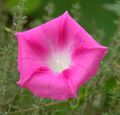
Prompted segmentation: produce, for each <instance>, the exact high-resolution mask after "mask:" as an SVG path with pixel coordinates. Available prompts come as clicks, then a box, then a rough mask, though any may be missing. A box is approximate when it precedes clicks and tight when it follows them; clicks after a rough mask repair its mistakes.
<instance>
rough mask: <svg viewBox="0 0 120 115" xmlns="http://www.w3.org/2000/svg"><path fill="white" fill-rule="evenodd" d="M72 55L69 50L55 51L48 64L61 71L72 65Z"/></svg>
mask: <svg viewBox="0 0 120 115" xmlns="http://www.w3.org/2000/svg"><path fill="white" fill-rule="evenodd" d="M70 62H71V60H70V56H69V53H68V52H64V53H63V52H62V53H54V54H53V55H52V56H51V57H50V59H49V60H48V64H49V66H50V67H51V69H53V70H54V71H56V72H61V71H63V70H64V69H66V68H68V67H69V65H70Z"/></svg>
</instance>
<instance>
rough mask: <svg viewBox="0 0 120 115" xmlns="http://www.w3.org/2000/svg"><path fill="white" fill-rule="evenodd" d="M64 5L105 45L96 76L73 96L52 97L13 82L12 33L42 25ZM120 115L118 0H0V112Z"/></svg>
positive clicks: (1, 114)
mask: <svg viewBox="0 0 120 115" xmlns="http://www.w3.org/2000/svg"><path fill="white" fill-rule="evenodd" d="M65 10H68V11H69V12H70V14H71V15H72V17H74V18H75V19H76V21H78V22H79V23H80V24H81V25H82V26H83V27H84V28H85V29H86V30H87V31H88V32H89V33H90V34H91V35H93V36H94V38H95V39H96V40H97V41H99V42H100V43H101V44H103V45H106V46H108V47H109V52H108V54H107V56H106V57H105V58H104V60H103V62H102V63H101V66H100V70H99V72H98V74H97V75H96V77H94V78H93V79H91V80H90V81H89V82H87V83H86V84H85V85H84V86H82V87H81V88H80V90H79V92H78V97H77V98H76V99H70V100H68V101H53V100H50V99H42V98H37V97H35V96H33V95H32V94H31V93H30V92H29V91H28V90H26V89H22V88H20V87H18V86H17V85H16V81H17V80H18V79H19V74H18V72H17V68H16V67H17V41H16V40H15V36H14V33H15V32H16V31H23V30H27V29H30V28H32V27H35V26H37V25H40V24H42V23H44V22H46V21H48V20H50V19H52V18H54V17H57V16H59V15H60V14H62V13H63V12H64V11H65ZM66 114H69V115H120V1H119V0H34V1H33V0H0V115H66Z"/></svg>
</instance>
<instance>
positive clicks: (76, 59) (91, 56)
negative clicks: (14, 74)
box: [16, 11, 108, 100]
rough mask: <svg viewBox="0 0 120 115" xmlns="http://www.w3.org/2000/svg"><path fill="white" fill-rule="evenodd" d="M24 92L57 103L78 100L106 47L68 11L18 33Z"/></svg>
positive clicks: (95, 70) (21, 80)
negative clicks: (78, 94)
mask: <svg viewBox="0 0 120 115" xmlns="http://www.w3.org/2000/svg"><path fill="white" fill-rule="evenodd" d="M16 36H17V40H18V71H19V73H20V80H19V81H18V82H17V84H18V85H20V86H21V87H22V88H27V89H29V90H30V91H31V92H33V94H34V95H36V96H39V97H43V98H51V99H55V100H66V99H69V98H72V97H76V95H77V91H78V89H79V88H80V86H81V85H83V84H84V83H86V82H87V81H88V80H89V79H90V78H92V77H93V76H95V74H96V73H97V71H98V68H99V64H100V61H101V60H102V58H103V57H104V55H105V54H106V52H107V50H108V49H107V47H104V46H102V45H100V44H99V43H98V42H96V41H95V40H94V39H93V38H92V36H91V35H89V34H88V33H87V32H86V31H85V30H84V29H83V28H82V27H81V26H80V25H79V24H78V23H77V22H76V21H75V20H74V19H73V18H72V17H71V16H70V15H69V13H68V12H67V11H66V12H65V13H64V14H62V15H61V16H59V17H57V18H55V19H53V20H51V21H49V22H47V23H45V24H42V25H40V26H37V27H35V28H33V29H30V30H27V31H24V32H17V33H16Z"/></svg>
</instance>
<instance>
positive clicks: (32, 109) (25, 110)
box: [8, 102, 62, 115]
mask: <svg viewBox="0 0 120 115" xmlns="http://www.w3.org/2000/svg"><path fill="white" fill-rule="evenodd" d="M60 103H62V102H51V103H47V104H41V106H44V107H47V106H53V105H56V104H60ZM41 106H40V107H41ZM40 107H31V108H26V109H22V110H19V111H14V112H9V113H8V115H15V114H17V115H18V113H21V112H30V111H34V110H38V109H40Z"/></svg>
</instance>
